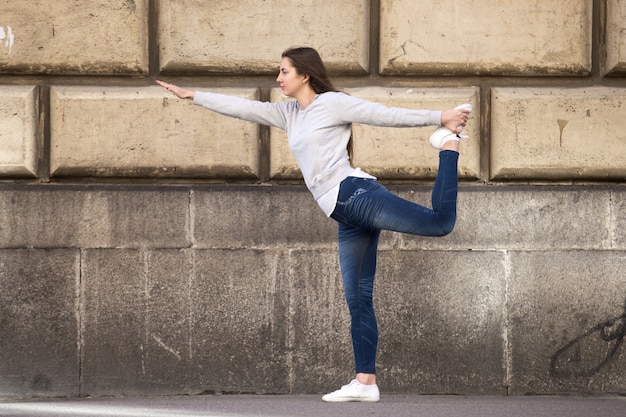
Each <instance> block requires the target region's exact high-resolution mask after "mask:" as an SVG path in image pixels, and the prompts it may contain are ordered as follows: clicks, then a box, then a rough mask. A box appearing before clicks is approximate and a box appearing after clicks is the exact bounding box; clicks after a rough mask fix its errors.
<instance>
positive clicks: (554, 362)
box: [550, 303, 626, 378]
mask: <svg viewBox="0 0 626 417" xmlns="http://www.w3.org/2000/svg"><path fill="white" fill-rule="evenodd" d="M624 337H626V303H625V304H624V312H623V313H622V314H621V315H619V316H617V317H613V318H611V319H609V320H606V321H603V322H601V323H598V324H596V325H595V326H593V327H591V328H590V329H589V330H587V331H586V332H585V333H583V334H581V335H580V336H578V337H576V338H575V339H573V340H571V341H570V342H568V343H566V344H565V345H564V346H563V347H562V348H560V349H559V350H557V351H556V353H555V354H554V355H553V356H552V359H551V360H550V375H552V376H553V377H559V378H572V377H573V378H577V377H583V378H589V377H592V376H594V375H595V374H597V373H598V372H599V371H600V370H601V369H602V368H604V367H605V366H607V365H608V364H609V363H611V361H613V359H614V358H615V356H616V354H617V352H618V350H619V348H620V347H621V346H622V344H623V343H624Z"/></svg>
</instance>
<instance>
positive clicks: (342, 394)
mask: <svg viewBox="0 0 626 417" xmlns="http://www.w3.org/2000/svg"><path fill="white" fill-rule="evenodd" d="M379 399H380V391H378V385H376V384H374V385H365V384H361V383H360V382H359V381H357V380H356V379H353V380H352V381H350V383H349V384H348V385H344V386H343V387H341V389H338V390H337V391H333V392H331V393H330V394H326V395H324V396H323V397H322V400H324V401H327V402H332V403H343V402H348V401H363V402H376V401H378V400H379Z"/></svg>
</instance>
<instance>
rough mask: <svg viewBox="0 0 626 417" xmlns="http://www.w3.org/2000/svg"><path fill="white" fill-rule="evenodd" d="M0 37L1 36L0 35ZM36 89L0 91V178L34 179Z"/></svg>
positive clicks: (37, 143)
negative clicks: (0, 151) (0, 150)
mask: <svg viewBox="0 0 626 417" xmlns="http://www.w3.org/2000/svg"><path fill="white" fill-rule="evenodd" d="M0 33H1V32H0ZM0 45H1V43H0ZM37 91H38V90H37V87H34V86H17V85H16V86H2V87H0V98H1V99H0V147H1V148H2V153H0V176H2V177H35V176H36V175H37V169H38V161H39V149H40V144H41V141H42V136H41V134H40V130H39V104H38V94H37Z"/></svg>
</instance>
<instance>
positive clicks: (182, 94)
mask: <svg viewBox="0 0 626 417" xmlns="http://www.w3.org/2000/svg"><path fill="white" fill-rule="evenodd" d="M156 82H157V84H159V85H160V86H161V87H163V88H165V89H166V90H167V91H171V92H172V93H174V94H175V95H176V97H178V98H190V99H192V100H193V98H194V96H195V92H194V91H190V90H185V89H182V88H180V87H179V86H177V85H174V84H169V83H166V82H163V81H160V80H156Z"/></svg>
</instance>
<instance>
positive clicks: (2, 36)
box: [0, 25, 15, 55]
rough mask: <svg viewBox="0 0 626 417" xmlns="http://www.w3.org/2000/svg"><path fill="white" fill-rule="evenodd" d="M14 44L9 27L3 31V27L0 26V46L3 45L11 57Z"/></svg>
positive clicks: (13, 36)
mask: <svg viewBox="0 0 626 417" xmlns="http://www.w3.org/2000/svg"><path fill="white" fill-rule="evenodd" d="M14 43H15V34H14V33H13V29H12V28H11V26H7V27H6V29H5V27H4V26H2V25H0V44H2V45H4V47H5V48H7V49H8V50H9V55H11V51H12V50H13V44H14Z"/></svg>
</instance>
